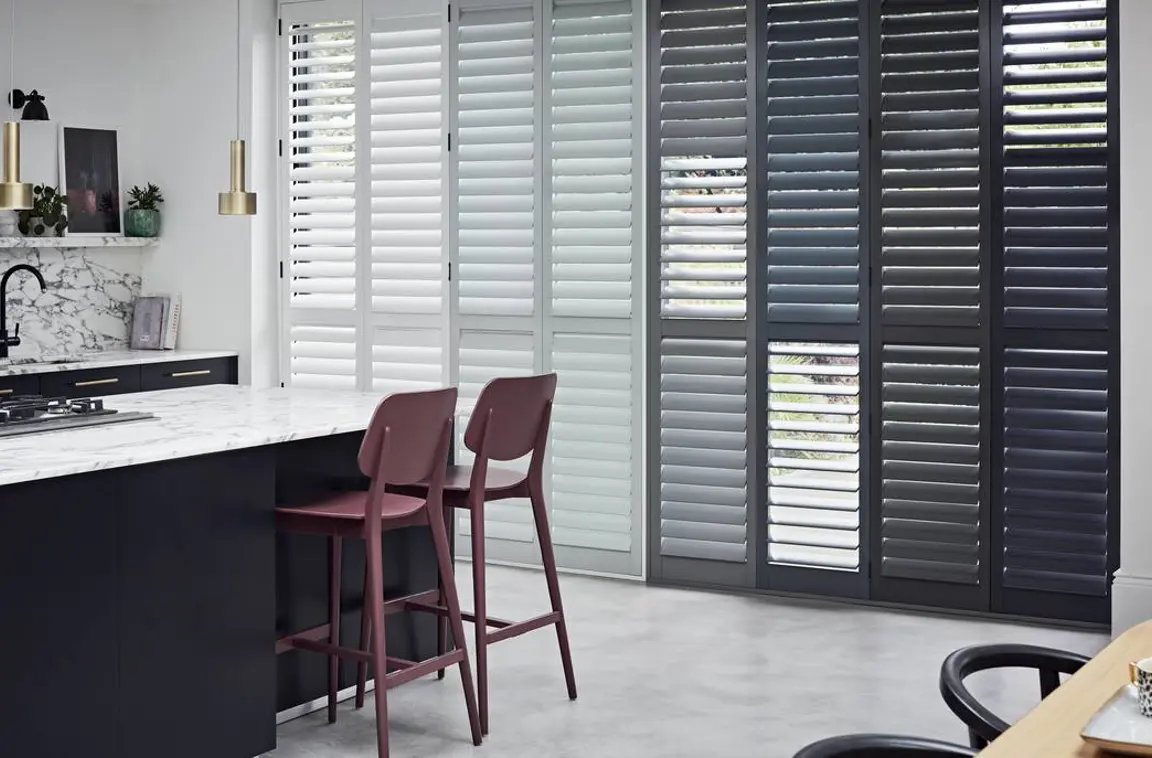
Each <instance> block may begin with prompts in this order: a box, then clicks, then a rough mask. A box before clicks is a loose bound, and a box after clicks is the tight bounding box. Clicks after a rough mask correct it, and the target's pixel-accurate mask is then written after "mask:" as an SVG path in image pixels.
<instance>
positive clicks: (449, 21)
mask: <svg viewBox="0 0 1152 758" xmlns="http://www.w3.org/2000/svg"><path fill="white" fill-rule="evenodd" d="M448 23H452V3H448Z"/></svg>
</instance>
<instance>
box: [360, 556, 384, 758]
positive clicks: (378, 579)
mask: <svg viewBox="0 0 1152 758" xmlns="http://www.w3.org/2000/svg"><path fill="white" fill-rule="evenodd" d="M367 542H368V551H367V553H368V555H367V559H368V583H367V586H365V588H364V593H365V595H366V597H367V600H368V602H367V603H366V605H367V607H368V614H369V619H368V623H369V629H370V630H371V637H372V640H371V642H372V676H373V677H374V678H375V680H376V693H375V694H376V743H377V747H378V749H379V758H388V653H387V649H386V648H385V646H384V569H383V565H382V564H383V562H382V560H381V557H380V537H379V535H377V536H376V538H375V539H372V538H371V537H369V538H368V540H367Z"/></svg>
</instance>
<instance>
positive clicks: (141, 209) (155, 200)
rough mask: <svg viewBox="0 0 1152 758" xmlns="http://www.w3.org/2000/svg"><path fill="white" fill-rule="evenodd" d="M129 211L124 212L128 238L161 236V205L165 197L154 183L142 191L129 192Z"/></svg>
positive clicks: (135, 189)
mask: <svg viewBox="0 0 1152 758" xmlns="http://www.w3.org/2000/svg"><path fill="white" fill-rule="evenodd" d="M128 198H129V200H128V210H126V211H124V234H125V235H126V236H128V237H159V236H160V207H159V206H160V204H161V203H163V202H164V195H163V194H161V193H160V188H159V187H157V186H156V185H155V184H152V182H148V185H147V186H146V187H144V188H143V189H141V188H140V187H139V185H137V186H135V187H133V188H132V189H130V190H128Z"/></svg>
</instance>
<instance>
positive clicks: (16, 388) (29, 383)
mask: <svg viewBox="0 0 1152 758" xmlns="http://www.w3.org/2000/svg"><path fill="white" fill-rule="evenodd" d="M39 394H40V377H39V376H38V375H36V374H26V375H24V376H0V401H2V400H8V399H10V398H13V397H16V396H17V395H39Z"/></svg>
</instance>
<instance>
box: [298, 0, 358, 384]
mask: <svg viewBox="0 0 1152 758" xmlns="http://www.w3.org/2000/svg"><path fill="white" fill-rule="evenodd" d="M354 6H355V4H349V3H345V4H337V3H324V4H312V3H308V4H303V5H298V6H289V7H287V8H286V9H285V14H284V21H285V30H284V38H283V50H284V59H283V60H284V77H283V81H284V83H285V87H286V89H285V91H284V99H283V101H282V102H283V103H284V106H285V107H284V111H283V123H284V127H285V137H286V139H285V144H284V152H285V160H284V161H283V164H282V168H281V171H282V174H281V176H282V186H283V187H284V195H285V199H286V203H287V208H286V219H287V229H286V230H285V236H286V245H287V254H286V256H285V258H286V260H285V263H284V268H285V271H284V277H285V281H284V295H283V297H284V301H285V306H286V308H285V311H286V313H285V315H286V319H285V320H286V324H285V327H286V331H287V335H288V345H287V349H286V351H285V353H286V355H285V358H286V361H287V365H286V371H285V376H286V381H287V382H290V383H291V384H292V385H293V386H302V387H326V388H339V389H353V388H355V387H356V386H357V370H358V367H359V361H358V359H357V347H356V346H357V334H358V330H359V328H360V325H359V323H358V320H357V315H356V314H357V310H356V307H357V300H356V278H357V265H358V262H357V254H356V243H357V240H356V219H357V216H356V198H355V189H356V165H357V163H356V145H355V121H356V119H355V117H356V56H357V41H356V33H357V24H356V23H355V21H354V20H353V19H355V18H356V17H357V15H358V14H356V13H355V7H354Z"/></svg>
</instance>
